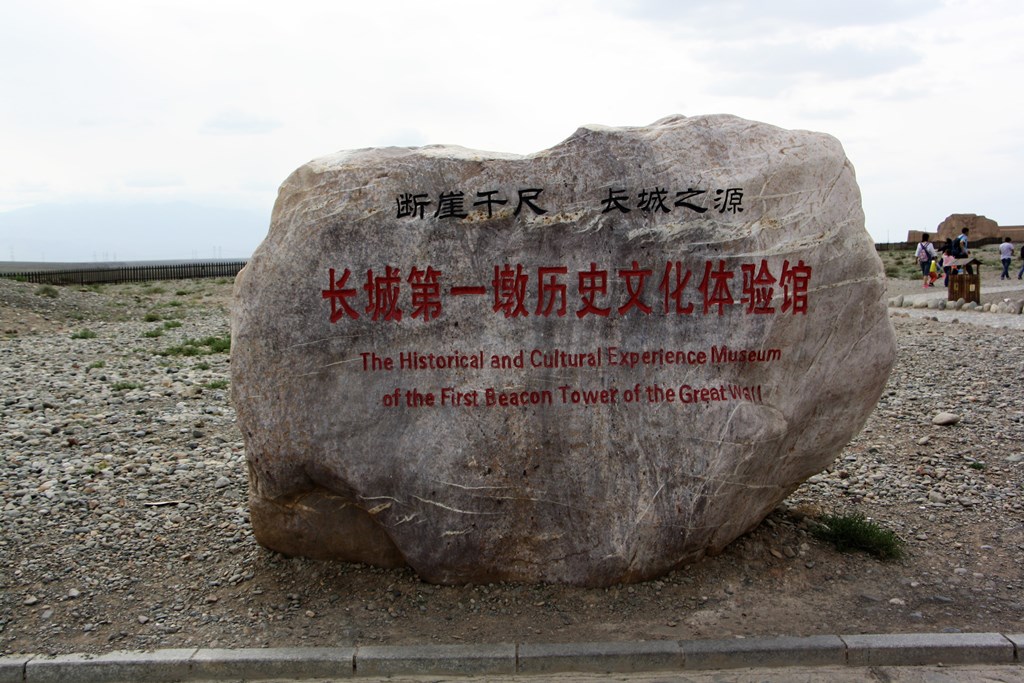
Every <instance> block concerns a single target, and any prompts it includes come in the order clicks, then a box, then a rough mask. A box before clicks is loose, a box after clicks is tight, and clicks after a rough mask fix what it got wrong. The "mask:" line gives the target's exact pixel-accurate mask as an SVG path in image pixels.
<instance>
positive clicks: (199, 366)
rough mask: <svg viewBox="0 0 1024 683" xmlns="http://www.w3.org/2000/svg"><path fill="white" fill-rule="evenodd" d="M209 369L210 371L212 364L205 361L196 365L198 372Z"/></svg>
mask: <svg viewBox="0 0 1024 683" xmlns="http://www.w3.org/2000/svg"><path fill="white" fill-rule="evenodd" d="M209 369H210V364H209V363H207V362H206V361H205V360H204V361H203V362H201V363H196V370H209Z"/></svg>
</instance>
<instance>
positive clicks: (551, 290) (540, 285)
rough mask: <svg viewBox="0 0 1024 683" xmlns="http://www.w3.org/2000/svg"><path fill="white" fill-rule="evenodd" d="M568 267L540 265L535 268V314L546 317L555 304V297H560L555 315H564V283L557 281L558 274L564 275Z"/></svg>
mask: <svg viewBox="0 0 1024 683" xmlns="http://www.w3.org/2000/svg"><path fill="white" fill-rule="evenodd" d="M568 272H569V269H568V268H566V267H565V266H541V267H540V268H538V269H537V310H536V311H534V313H536V314H537V315H540V316H543V317H545V318H547V317H548V316H549V315H551V309H552V308H554V306H555V299H561V303H560V304H559V306H558V310H557V311H555V315H557V316H558V317H559V318H561V317H562V316H564V315H565V283H564V282H559V281H558V276H559V275H565V274H566V273H568Z"/></svg>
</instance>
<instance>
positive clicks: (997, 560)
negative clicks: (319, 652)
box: [0, 281, 1024, 654]
mask: <svg viewBox="0 0 1024 683" xmlns="http://www.w3.org/2000/svg"><path fill="white" fill-rule="evenodd" d="M910 286H912V283H901V282H894V283H893V287H892V293H893V294H895V293H900V290H901V289H907V288H908V287H910ZM912 291H914V290H912V289H908V293H909V292H912ZM229 296H230V283H228V282H226V281H182V282H164V283H155V284H152V285H118V286H103V287H96V288H92V289H85V290H79V289H77V288H55V289H54V290H53V291H50V290H48V289H46V288H41V287H39V286H37V285H29V284H24V283H16V282H9V281H0V303H2V306H0V337H2V338H0V385H2V387H3V388H2V392H0V395H2V405H0V529H2V533H0V567H2V571H0V654H14V653H20V652H43V653H63V652H82V651H88V652H102V651H108V650H113V649H125V648H129V649H145V648H156V647H184V646H189V645H193V646H195V645H201V646H204V647H252V646H255V647H259V646H292V645H346V644H354V643H356V644H358V643H374V644H379V643H388V644H403V643H424V642H509V641H518V642H529V641H537V642H541V641H543V642H553V641H565V640H614V639H630V640H633V639H663V638H720V637H734V636H735V637H741V636H754V635H814V634H819V633H857V632H889V631H894V632H895V631H942V630H951V631H956V630H962V631H1002V632H1022V631H1024V610H1022V604H1021V591H1022V590H1024V573H1022V570H1021V567H1022V562H1024V527H1022V524H1021V518H1022V512H1024V497H1022V488H1021V486H1022V483H1024V474H1022V472H1024V412H1022V404H1021V401H1020V397H1019V392H1020V377H1021V376H1022V375H1024V334H1022V332H1021V330H1020V328H1019V327H1018V328H1017V329H998V328H993V327H991V326H989V325H988V324H985V321H986V320H988V321H989V322H991V321H994V320H996V318H997V317H998V316H996V315H994V314H984V313H960V314H959V315H958V318H959V319H960V320H961V322H957V323H953V322H949V321H937V320H931V319H929V318H927V317H924V318H913V317H904V316H905V315H909V313H908V312H907V309H893V311H892V313H893V322H894V325H895V327H896V330H897V335H898V339H899V346H900V352H899V358H898V361H897V366H896V368H895V370H894V372H893V374H892V377H891V379H890V381H889V384H888V387H887V390H886V391H885V394H884V395H883V397H882V400H881V402H880V403H879V405H878V407H877V409H876V410H875V411H874V413H873V415H872V416H871V418H870V419H869V421H868V424H867V426H866V428H865V430H864V431H863V432H862V434H861V435H860V436H858V437H857V438H855V439H854V440H853V441H852V442H851V443H850V444H849V445H848V446H847V448H846V449H845V450H844V451H843V453H842V454H841V455H840V456H839V458H838V459H837V460H836V462H835V463H834V465H833V466H832V467H831V468H830V469H829V470H827V471H825V472H823V473H821V474H819V475H816V476H814V477H812V478H811V479H810V480H808V481H807V482H806V483H805V484H804V485H803V486H802V487H800V488H799V489H798V490H797V491H796V492H795V493H794V494H793V495H792V496H791V497H790V499H788V500H787V501H786V502H785V503H784V504H783V505H782V506H780V507H779V509H777V510H776V511H775V512H774V513H773V514H772V515H770V516H769V517H768V518H767V519H766V520H765V522H764V523H763V524H761V526H760V527H758V528H757V529H756V530H755V531H753V532H751V533H750V534H748V535H747V536H745V537H743V538H741V539H738V540H737V541H736V542H734V543H733V544H732V545H731V546H729V548H727V549H726V551H725V552H724V553H722V554H721V555H719V556H717V557H713V558H707V559H706V560H705V561H703V562H700V563H698V564H695V565H692V566H689V567H686V568H683V569H681V570H679V571H676V572H672V573H671V574H669V575H667V576H666V577H664V578H662V579H660V580H657V581H649V582H646V583H643V584H637V585H633V586H616V587H612V588H608V589H582V588H571V587H564V586H547V585H539V586H529V585H517V584H491V585H485V586H461V587H447V586H431V585H427V584H424V583H421V582H419V581H418V580H417V579H416V577H415V576H414V575H413V574H412V573H411V572H409V571H405V570H381V569H375V568H369V567H364V566H359V565H347V564H341V563H331V562H314V561H309V560H303V559H289V558H285V557H283V556H280V555H277V554H275V553H271V552H269V551H266V550H264V549H262V548H260V547H259V546H258V545H257V544H256V543H255V542H254V540H253V538H252V535H251V531H250V528H249V525H248V513H247V501H246V495H247V481H246V467H245V453H244V447H243V443H242V441H241V437H240V434H239V433H238V431H237V428H236V426H235V424H234V413H233V410H232V407H231V404H230V400H229V398H230V397H229V388H228V379H229V372H228V368H229V365H228V363H229V359H228V355H227V353H225V352H223V351H222V350H220V347H219V346H218V345H217V340H221V341H223V340H224V339H225V338H226V337H227V335H228V321H227V313H226V311H227V304H228V298H229ZM1022 296H1024V294H1022ZM925 313H931V312H930V311H925ZM986 316H988V317H986ZM1022 320H1024V319H1022ZM967 322H970V323H981V324H966V323H967ZM86 330H88V331H91V332H92V333H95V336H91V335H90V334H88V333H87V332H86ZM188 340H206V341H207V343H199V342H196V343H192V344H187V343H186V342H187V341H188ZM190 349H191V350H190ZM189 354H193V355H189ZM850 372H856V368H850ZM942 411H948V412H951V413H954V414H955V415H957V416H958V417H959V418H960V419H959V422H958V423H957V424H955V425H953V426H945V427H939V426H935V425H933V424H932V418H933V416H934V415H936V414H937V413H939V412H942ZM831 511H836V512H861V513H863V514H866V515H868V516H869V517H870V518H872V519H874V520H876V521H878V522H879V523H880V524H882V525H883V526H885V527H888V528H889V529H892V530H893V531H895V532H896V533H897V534H899V535H900V537H901V538H903V539H904V540H905V541H906V543H907V555H906V557H905V558H904V559H902V560H899V561H895V562H882V561H880V560H877V559H875V558H873V557H871V556H868V555H864V554H842V553H839V552H837V551H836V550H834V549H833V548H831V547H830V546H828V545H826V544H824V543H822V542H821V541H818V540H816V539H815V538H814V537H813V536H812V535H811V534H810V533H809V524H810V520H812V519H813V518H814V517H815V516H817V515H819V514H821V513H822V512H831Z"/></svg>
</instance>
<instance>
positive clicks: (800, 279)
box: [779, 259, 811, 315]
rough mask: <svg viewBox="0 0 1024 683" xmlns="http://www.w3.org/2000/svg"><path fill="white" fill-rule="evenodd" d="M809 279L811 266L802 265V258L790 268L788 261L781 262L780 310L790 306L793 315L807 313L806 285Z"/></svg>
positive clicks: (785, 309) (783, 310)
mask: <svg viewBox="0 0 1024 683" xmlns="http://www.w3.org/2000/svg"><path fill="white" fill-rule="evenodd" d="M810 281H811V267H810V266H807V265H804V262H803V259H800V260H799V261H797V264H796V265H795V266H794V267H792V268H790V267H789V261H788V260H787V261H783V262H782V275H781V276H779V284H780V285H782V312H783V313H785V312H786V311H788V310H789V309H790V308H792V309H793V315H796V314H797V313H802V314H804V315H807V285H808V284H809V283H810Z"/></svg>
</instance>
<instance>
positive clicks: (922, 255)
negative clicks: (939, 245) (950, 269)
mask: <svg viewBox="0 0 1024 683" xmlns="http://www.w3.org/2000/svg"><path fill="white" fill-rule="evenodd" d="M931 260H932V255H931V254H929V253H928V243H927V242H921V243H920V244H918V245H917V262H918V263H928V262H929V261H931Z"/></svg>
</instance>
